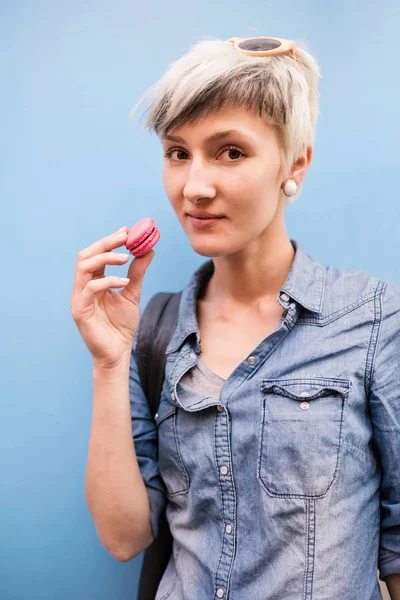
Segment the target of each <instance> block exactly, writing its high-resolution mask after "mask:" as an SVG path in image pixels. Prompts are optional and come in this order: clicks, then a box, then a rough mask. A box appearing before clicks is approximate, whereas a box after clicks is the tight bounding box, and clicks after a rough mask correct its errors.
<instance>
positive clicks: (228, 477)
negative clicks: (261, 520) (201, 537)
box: [215, 357, 255, 598]
mask: <svg viewBox="0 0 400 600" xmlns="http://www.w3.org/2000/svg"><path fill="white" fill-rule="evenodd" d="M249 358H254V359H255V357H249ZM251 363H252V361H250V363H249V364H251ZM216 408H217V411H218V413H220V415H221V416H219V417H218V419H216V421H215V424H216V429H215V451H216V460H217V465H218V467H217V468H218V470H219V480H220V489H221V494H222V504H223V506H224V513H223V516H224V521H225V522H224V530H225V532H226V535H223V536H222V540H221V543H222V548H221V550H220V551H219V556H220V560H219V562H218V570H217V572H216V574H215V594H216V596H217V597H218V598H227V592H226V590H227V589H228V587H229V576H230V573H231V572H232V563H233V559H234V554H235V552H234V551H235V535H234V524H235V515H236V509H235V508H236V504H235V502H236V492H235V489H234V481H233V474H232V465H231V462H230V461H231V455H230V447H231V444H230V443H229V435H230V428H229V418H227V417H228V414H227V410H226V409H225V407H224V406H221V405H217V407H216ZM224 417H225V418H224ZM228 534H230V535H228Z"/></svg>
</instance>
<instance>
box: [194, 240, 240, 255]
mask: <svg viewBox="0 0 400 600" xmlns="http://www.w3.org/2000/svg"><path fill="white" fill-rule="evenodd" d="M189 242H190V245H191V246H192V248H193V250H194V251H195V252H196V254H199V255H200V256H205V257H207V258H216V257H217V256H225V255H227V254H232V253H233V252H235V250H232V249H229V248H227V246H226V245H223V244H222V243H221V240H218V241H216V240H214V241H212V240H209V241H205V240H203V241H201V240H193V239H191V238H190V237H189Z"/></svg>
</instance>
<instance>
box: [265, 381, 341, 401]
mask: <svg viewBox="0 0 400 600" xmlns="http://www.w3.org/2000/svg"><path fill="white" fill-rule="evenodd" d="M261 389H262V391H263V392H270V393H274V394H278V395H282V396H286V397H287V398H293V399H294V400H298V399H299V398H304V399H307V400H313V399H314V398H320V397H321V396H327V395H329V396H331V395H332V392H337V393H338V394H339V395H340V396H345V395H347V394H348V393H349V391H350V389H351V381H350V380H348V379H340V378H332V377H329V378H327V377H313V378H312V379H310V378H304V379H301V378H296V379H288V378H285V379H262V380H261Z"/></svg>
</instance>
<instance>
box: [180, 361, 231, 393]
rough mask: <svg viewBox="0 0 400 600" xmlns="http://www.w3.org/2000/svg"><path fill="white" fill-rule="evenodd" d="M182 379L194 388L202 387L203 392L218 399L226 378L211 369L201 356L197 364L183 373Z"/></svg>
mask: <svg viewBox="0 0 400 600" xmlns="http://www.w3.org/2000/svg"><path fill="white" fill-rule="evenodd" d="M181 381H182V383H185V384H186V385H188V386H189V387H191V388H193V389H200V390H201V391H202V392H204V393H205V394H207V395H208V396H211V397H213V398H215V399H216V400H218V398H219V394H220V389H221V388H222V386H223V385H224V383H225V379H222V377H220V376H219V375H217V374H216V373H214V372H213V371H211V369H209V368H208V367H207V365H206V364H205V363H203V361H202V359H201V356H200V359H199V361H198V363H197V365H195V366H194V367H193V368H192V369H189V371H188V372H187V373H185V375H183V377H182V379H181Z"/></svg>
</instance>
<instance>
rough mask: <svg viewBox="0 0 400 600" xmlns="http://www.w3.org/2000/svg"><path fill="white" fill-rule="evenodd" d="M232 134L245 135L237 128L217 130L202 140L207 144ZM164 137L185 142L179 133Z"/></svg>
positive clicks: (171, 140) (172, 140)
mask: <svg viewBox="0 0 400 600" xmlns="http://www.w3.org/2000/svg"><path fill="white" fill-rule="evenodd" d="M232 134H235V135H238V134H239V135H246V134H245V133H244V132H243V131H239V130H238V129H228V130H226V131H217V132H216V133H213V134H212V135H210V136H209V137H208V138H206V139H205V140H204V141H205V142H206V144H209V143H210V142H216V141H217V140H220V139H222V138H225V137H228V135H232ZM164 139H165V140H169V141H170V142H178V143H181V144H186V142H185V140H184V139H183V138H181V137H180V136H179V135H165V136H164Z"/></svg>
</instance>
